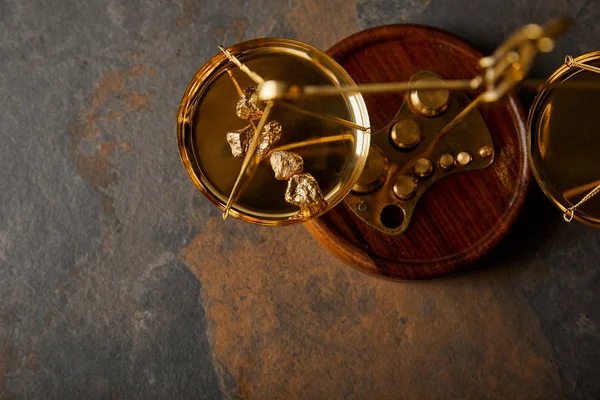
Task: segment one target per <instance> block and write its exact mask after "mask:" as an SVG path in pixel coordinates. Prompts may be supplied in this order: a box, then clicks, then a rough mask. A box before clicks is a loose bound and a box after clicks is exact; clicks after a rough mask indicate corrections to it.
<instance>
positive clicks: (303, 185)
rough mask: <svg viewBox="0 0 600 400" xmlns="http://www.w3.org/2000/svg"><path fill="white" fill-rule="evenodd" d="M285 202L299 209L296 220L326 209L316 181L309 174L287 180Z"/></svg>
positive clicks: (325, 203)
mask: <svg viewBox="0 0 600 400" xmlns="http://www.w3.org/2000/svg"><path fill="white" fill-rule="evenodd" d="M285 201H287V202H288V203H290V204H293V205H295V206H298V207H300V211H299V212H298V214H297V218H302V219H305V218H309V217H311V216H313V215H314V214H315V213H317V212H319V211H321V210H322V209H323V208H326V207H327V202H326V201H325V199H324V198H323V193H322V192H321V188H319V184H318V182H317V180H316V179H315V178H314V177H313V176H312V175H311V174H306V173H304V174H298V175H294V176H292V177H291V178H290V179H289V180H288V185H287V190H286V191H285Z"/></svg>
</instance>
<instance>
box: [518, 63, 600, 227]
mask: <svg viewBox="0 0 600 400" xmlns="http://www.w3.org/2000/svg"><path fill="white" fill-rule="evenodd" d="M583 66H585V67H586V68H583ZM598 68H600V51H595V52H591V53H587V54H583V55H581V56H579V57H576V58H574V59H573V58H572V57H569V56H567V57H566V58H565V64H563V65H562V66H561V67H560V68H558V69H557V70H556V71H555V72H554V73H553V74H552V75H551V76H550V78H549V79H548V83H549V84H563V83H564V84H569V83H571V84H574V83H585V84H588V83H595V84H598V83H600V74H598V73H597V71H596V69H598ZM598 110H600V92H597V91H587V92H584V91H577V92H575V91H565V90H560V91H559V90H554V89H550V88H548V89H545V90H543V91H541V92H540V93H539V94H538V95H537V97H536V98H535V100H534V102H533V105H532V107H531V110H530V112H529V118H528V121H527V146H528V152H529V159H530V163H531V167H532V170H533V174H534V176H535V178H536V180H537V182H538V184H539V186H540V187H541V188H542V191H543V192H544V194H545V195H546V196H547V197H548V198H549V199H550V200H551V201H552V202H553V203H554V205H555V206H556V207H557V208H559V209H560V210H561V211H562V212H563V218H564V219H565V220H566V221H568V222H570V221H571V220H572V219H575V220H577V221H579V222H582V223H584V224H587V225H590V226H592V227H594V228H596V229H600V196H599V195H598V193H599V192H600V156H599V154H600V135H599V134H598V122H597V121H598Z"/></svg>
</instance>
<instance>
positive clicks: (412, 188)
mask: <svg viewBox="0 0 600 400" xmlns="http://www.w3.org/2000/svg"><path fill="white" fill-rule="evenodd" d="M392 190H393V191H394V194H395V195H396V197H398V198H399V199H400V200H408V199H410V198H412V197H414V195H415V194H416V193H417V182H416V181H415V178H413V177H412V176H410V175H402V176H399V177H398V178H396V180H395V181H394V185H393V186H392Z"/></svg>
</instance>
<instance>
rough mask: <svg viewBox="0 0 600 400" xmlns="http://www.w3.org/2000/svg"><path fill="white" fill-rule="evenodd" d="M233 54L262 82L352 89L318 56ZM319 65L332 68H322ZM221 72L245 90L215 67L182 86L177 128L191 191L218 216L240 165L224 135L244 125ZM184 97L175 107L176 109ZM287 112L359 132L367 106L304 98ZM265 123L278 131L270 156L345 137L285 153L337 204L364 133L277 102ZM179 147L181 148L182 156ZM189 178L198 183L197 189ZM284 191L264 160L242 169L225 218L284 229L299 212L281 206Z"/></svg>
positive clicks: (360, 161) (355, 172)
mask: <svg viewBox="0 0 600 400" xmlns="http://www.w3.org/2000/svg"><path fill="white" fill-rule="evenodd" d="M290 42H291V41H290ZM285 43H287V41H286V42H285ZM293 43H294V44H295V43H298V42H293ZM308 47H309V49H312V48H310V46H308ZM314 50H315V51H317V50H316V49H314ZM319 53H320V52H319ZM321 54H322V53H321ZM238 55H239V57H240V58H241V60H242V62H244V63H245V64H246V65H248V67H249V68H250V69H251V70H253V71H255V72H256V73H258V74H259V75H260V76H261V77H263V78H264V79H265V80H279V81H285V82H286V83H288V84H297V85H309V84H313V85H314V84H327V85H331V84H335V85H340V84H342V85H347V84H352V81H351V79H350V78H349V76H347V74H346V73H345V71H343V69H341V67H339V66H338V65H337V64H335V62H334V61H333V60H331V59H329V58H328V57H326V56H325V55H324V54H323V57H326V58H324V59H323V60H319V59H317V62H315V58H314V57H310V58H309V57H306V55H305V54H302V53H300V52H295V51H285V49H284V51H281V48H279V49H278V48H277V47H273V50H272V51H269V49H268V48H261V49H260V50H259V51H256V52H252V51H245V52H238ZM320 61H323V62H320ZM324 62H331V63H334V64H335V65H333V66H327V65H325V66H324ZM209 63H210V62H209ZM209 63H207V64H209ZM227 68H229V69H230V70H231V72H232V73H233V75H234V77H235V79H236V80H237V81H238V83H239V84H240V86H241V88H242V89H244V88H245V87H247V86H249V85H251V84H252V82H251V80H250V79H249V78H248V77H247V76H246V75H245V74H244V73H243V72H242V71H241V70H239V69H238V68H237V67H235V66H234V65H233V64H231V63H229V62H226V61H225V62H224V61H222V62H220V63H219V64H218V65H216V67H215V68H214V69H213V70H212V71H210V74H208V78H207V79H204V80H203V82H201V84H200V85H198V86H197V87H194V89H190V88H191V87H193V85H194V81H192V83H191V84H190V87H188V92H190V90H191V92H190V93H188V92H186V96H188V94H189V97H190V98H193V100H192V101H190V102H189V103H190V104H193V105H194V106H193V107H190V109H191V110H193V112H191V116H190V117H189V127H185V126H184V127H183V128H182V127H181V126H180V127H179V130H180V132H179V135H180V150H181V151H182V159H184V165H185V164H186V162H185V157H184V155H183V153H184V152H185V153H186V156H187V157H188V158H189V162H190V164H191V165H190V166H187V165H186V169H187V170H188V173H189V174H190V176H191V177H192V180H194V182H195V183H196V186H197V187H199V189H200V190H201V191H203V192H204V193H205V194H209V196H207V197H209V198H210V199H211V200H212V201H213V202H215V203H216V204H217V205H218V206H219V207H220V208H221V209H222V208H223V204H224V203H226V201H227V198H228V196H229V194H230V193H231V190H232V188H233V185H234V182H235V180H236V178H237V176H238V173H239V171H240V169H241V166H242V163H243V159H238V158H234V157H233V156H232V155H231V150H230V146H229V144H228V143H227V140H226V135H227V132H228V131H231V130H235V129H241V128H244V127H246V126H248V125H249V122H248V121H246V120H242V119H240V118H238V117H237V115H236V103H237V101H238V99H239V95H238V92H237V90H236V87H235V86H234V84H233V82H232V80H231V78H230V76H229V75H228V74H227V72H226V69H227ZM336 68H339V70H338V69H336ZM197 77H198V76H197ZM195 79H196V78H195ZM186 96H184V101H183V102H182V110H183V109H184V106H183V103H185V101H186ZM293 105H294V106H296V107H300V108H302V109H305V110H309V111H312V112H317V113H326V114H330V115H333V116H336V117H339V118H343V119H346V120H349V121H352V122H355V123H358V124H360V125H363V124H367V125H368V117H367V116H366V107H365V106H364V103H363V102H362V97H360V96H358V95H352V96H341V95H340V96H338V97H327V98H311V99H310V100H303V101H294V102H293ZM182 110H180V121H181V119H182V113H183V114H185V112H184V111H182ZM269 120H276V121H278V122H280V123H281V125H282V136H281V139H280V141H279V142H278V143H276V144H275V145H274V147H273V149H276V148H277V147H280V146H284V145H288V144H290V143H298V142H301V141H305V140H308V139H315V138H322V137H327V136H334V135H342V134H346V136H348V137H349V138H350V140H344V141H337V142H333V143H322V144H316V145H311V146H305V147H300V148H295V149H293V150H289V151H293V152H295V153H297V154H299V155H300V156H301V157H302V158H303V160H304V171H303V172H307V173H310V174H311V175H313V176H314V177H315V178H316V180H317V182H318V183H319V186H320V188H321V191H322V192H323V195H324V196H325V199H326V200H327V201H328V202H329V203H332V201H333V202H334V203H337V202H339V201H340V200H341V199H342V198H343V197H344V196H345V194H347V192H348V191H349V190H350V188H351V187H352V185H353V184H354V182H355V181H356V179H358V176H359V175H360V171H361V170H362V167H363V165H364V160H365V159H366V155H367V154H368V147H369V139H368V134H366V133H363V132H362V131H359V130H355V129H350V128H347V127H343V126H341V125H339V124H337V123H335V122H330V121H326V120H322V119H318V118H315V117H314V116H308V115H304V114H301V113H298V112H296V111H295V110H290V109H289V108H286V107H284V106H281V105H277V103H276V104H275V107H274V108H273V109H272V112H271V114H270V117H269ZM256 123H258V121H256ZM180 124H181V122H180ZM182 132H183V136H189V137H187V138H184V139H182V138H181V136H182ZM186 132H187V133H186ZM182 142H184V143H185V147H184V149H183V150H182ZM193 175H194V176H193ZM196 177H197V180H198V181H199V182H196V180H195V178H196ZM286 187H287V181H278V180H277V179H275V176H274V172H273V170H272V168H271V165H270V163H269V160H268V158H266V159H265V160H263V161H262V162H260V164H258V166H257V167H256V168H249V170H248V175H247V176H246V177H245V183H243V184H242V185H241V188H242V191H240V195H239V197H238V198H237V200H236V202H235V203H234V205H233V207H232V211H233V213H232V215H234V216H236V217H238V218H241V219H246V220H249V221H250V222H255V223H262V224H268V225H278V224H280V223H282V221H284V222H283V223H285V221H286V220H288V218H290V217H292V216H294V215H295V214H296V213H297V212H298V211H299V208H298V207H296V206H294V205H291V204H289V203H287V202H286V201H285V191H286ZM206 192H208V193H206ZM344 192H345V193H344ZM332 205H334V204H332ZM246 217H248V218H246Z"/></svg>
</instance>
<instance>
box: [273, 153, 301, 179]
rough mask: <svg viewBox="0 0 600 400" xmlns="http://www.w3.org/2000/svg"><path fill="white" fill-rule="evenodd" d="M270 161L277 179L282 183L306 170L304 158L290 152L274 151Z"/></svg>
mask: <svg viewBox="0 0 600 400" xmlns="http://www.w3.org/2000/svg"><path fill="white" fill-rule="evenodd" d="M269 161H270V163H271V168H273V172H275V179H278V180H280V181H287V180H288V179H290V178H291V177H292V176H294V175H298V174H299V173H301V172H302V170H303V169H304V160H302V157H300V156H299V155H298V154H296V153H292V152H290V151H274V152H272V153H271V156H270V157H269Z"/></svg>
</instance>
